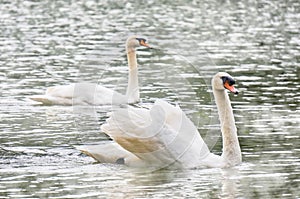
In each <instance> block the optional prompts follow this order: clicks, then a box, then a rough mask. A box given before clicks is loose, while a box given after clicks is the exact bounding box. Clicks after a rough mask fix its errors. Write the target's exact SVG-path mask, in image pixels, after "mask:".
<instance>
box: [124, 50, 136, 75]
mask: <svg viewBox="0 0 300 199" xmlns="http://www.w3.org/2000/svg"><path fill="white" fill-rule="evenodd" d="M126 52H127V61H128V67H129V70H131V69H135V68H137V61H136V51H135V48H129V47H128V46H126Z"/></svg>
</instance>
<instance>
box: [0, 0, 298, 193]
mask: <svg viewBox="0 0 300 199" xmlns="http://www.w3.org/2000/svg"><path fill="white" fill-rule="evenodd" d="M299 30H300V2H299V1H298V0H291V1H288V2H287V1H280V0H279V1H271V0H265V1H251V3H249V2H248V1H230V0H228V1H216V0H215V1H209V0H204V1H140V2H134V1H127V2H121V1H99V2H98V1H84V0H81V1H72V0H69V1H62V0H61V1H60V0H58V1H50V0H46V1H42V2H39V1H28V0H25V1H6V0H3V1H0V87H1V96H0V116H1V121H0V127H1V133H0V155H1V156H0V198H167V197H169V198H299V197H300V191H299V187H300V148H299V146H300V141H299V127H300V108H299V105H300V84H299V83H300V80H299V76H300V34H299ZM131 34H138V35H142V36H145V37H147V38H148V41H149V44H151V45H152V46H154V47H155V48H156V49H153V50H149V49H146V50H145V49H140V50H139V51H138V62H139V72H140V77H139V80H140V88H141V98H142V101H143V103H144V104H148V103H151V102H153V101H154V100H155V99H156V98H163V99H165V100H167V101H169V102H170V103H173V104H179V105H180V106H181V107H182V109H183V110H184V111H185V112H186V113H187V115H188V116H189V117H190V118H191V119H192V120H193V122H194V123H195V124H196V125H197V126H198V129H199V131H200V132H201V135H202V137H204V139H205V141H206V142H207V143H208V146H209V147H210V148H211V150H212V152H214V153H216V154H221V150H222V148H221V139H220V130H219V127H218V125H217V124H218V121H217V119H216V118H217V115H216V112H215V106H214V104H213V103H212V100H213V99H212V97H211V93H210V91H211V90H210V85H209V82H210V78H211V77H212V75H213V74H214V73H216V72H217V71H226V72H228V73H230V74H231V75H232V76H233V77H235V79H236V80H237V85H236V87H237V88H238V89H239V90H240V94H239V95H238V96H234V95H230V98H231V101H232V106H233V109H234V114H235V118H236V124H237V128H238V135H239V140H240V145H241V148H242V156H243V163H242V164H241V165H240V166H238V167H234V168H231V169H211V168H210V169H190V170H172V169H162V170H158V171H153V172H147V171H143V170H140V169H134V168H128V167H126V166H123V165H111V164H99V163H96V162H95V161H94V160H93V159H91V158H90V157H86V156H85V155H82V154H80V152H78V151H77V150H76V149H75V146H78V145H86V144H97V143H103V142H107V141H108V140H109V138H108V137H107V136H106V135H105V134H103V133H102V132H101V131H100V125H101V124H102V123H103V122H104V121H105V119H106V118H107V116H106V113H107V112H109V110H110V107H109V106H103V107H93V106H87V107H72V106H40V105H35V104H33V103H32V102H31V101H29V100H28V99H27V97H29V96H30V95H34V94H42V93H44V91H45V89H46V87H49V86H54V85H63V84H69V83H72V82H82V81H88V82H94V83H99V84H104V85H106V86H107V87H110V88H116V89H117V90H118V91H120V92H123V93H125V89H126V84H127V82H126V81H127V61H126V56H125V49H124V43H125V40H126V38H127V36H128V35H131Z"/></svg>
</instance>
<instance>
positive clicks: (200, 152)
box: [101, 100, 209, 167]
mask: <svg viewBox="0 0 300 199" xmlns="http://www.w3.org/2000/svg"><path fill="white" fill-rule="evenodd" d="M101 128H102V130H103V131H104V132H105V133H106V134H108V135H109V136H110V137H111V138H112V139H113V140H114V141H115V142H117V143H118V144H119V145H120V146H122V147H123V148H124V149H125V150H127V151H129V152H131V153H133V154H134V155H135V156H137V157H138V158H140V159H141V160H143V161H145V162H147V164H150V165H155V166H156V165H158V166H160V167H165V166H169V165H180V166H184V167H195V166H198V164H199V162H201V159H204V158H205V157H206V156H208V155H209V149H208V147H207V146H206V144H205V143H204V141H203V139H202V138H201V136H200V134H199V133H198V131H197V128H196V127H195V126H194V125H193V123H192V122H191V121H190V120H189V119H188V117H187V116H186V115H185V113H184V112H183V111H182V110H181V109H180V108H179V107H178V106H173V105H171V104H169V103H167V102H165V101H163V100H157V101H156V102H155V103H154V105H153V106H152V107H151V108H150V109H149V110H148V109H144V108H134V107H130V106H128V107H127V108H123V109H118V110H115V111H114V112H113V113H112V114H111V117H110V118H109V119H108V120H107V122H106V124H104V125H102V126H101Z"/></svg>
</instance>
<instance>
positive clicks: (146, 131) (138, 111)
mask: <svg viewBox="0 0 300 199" xmlns="http://www.w3.org/2000/svg"><path fill="white" fill-rule="evenodd" d="M234 84H235V81H234V80H233V78H232V77H231V76H230V75H229V74H228V73H225V72H219V73H217V74H216V75H215V76H214V77H213V79H212V87H213V94H214V97H215V100H216V104H217V109H218V114H219V119H220V123H221V132H222V138H223V153H222V155H221V156H219V155H215V154H213V153H211V152H210V151H209V149H208V147H207V145H206V144H205V143H204V141H203V139H202V138H201V136H200V134H199V132H198V131H197V128H196V127H195V126H194V124H193V123H192V122H191V120H190V119H189V118H188V117H187V116H186V115H185V113H184V112H183V111H182V110H181V109H180V108H179V106H173V105H171V104H169V103H167V102H165V101H163V100H156V101H155V103H154V105H153V106H152V107H151V108H150V109H149V110H148V109H145V108H134V107H131V106H128V108H123V109H122V108H119V109H118V110H115V111H113V112H112V113H111V115H110V118H108V119H107V122H106V123H105V124H103V125H102V126H101V129H102V131H103V132H105V133H106V134H107V135H109V136H110V137H111V138H112V140H113V141H110V142H108V143H106V144H103V145H95V146H83V147H79V149H80V150H81V151H82V152H83V153H85V154H87V155H89V156H91V157H93V158H94V159H96V160H97V161H99V162H103V163H104V162H106V163H122V164H125V165H128V166H135V167H148V166H155V167H157V166H159V167H160V168H162V167H167V166H176V167H181V168H193V167H203V166H204V167H217V168H225V167H232V166H235V165H238V164H240V163H241V161H242V156H241V149H240V145H239V141H238V136H237V129H236V126H235V120H234V116H233V111H232V107H231V103H230V99H229V96H228V94H227V92H226V89H227V90H229V91H230V92H232V93H235V94H238V91H237V90H236V89H235V87H234Z"/></svg>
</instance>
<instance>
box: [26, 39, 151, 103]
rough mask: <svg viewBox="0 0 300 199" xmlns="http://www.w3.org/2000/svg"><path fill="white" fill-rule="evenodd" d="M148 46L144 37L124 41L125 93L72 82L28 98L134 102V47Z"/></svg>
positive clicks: (53, 101) (38, 99)
mask: <svg viewBox="0 0 300 199" xmlns="http://www.w3.org/2000/svg"><path fill="white" fill-rule="evenodd" d="M140 46H145V47H147V48H150V46H149V45H148V44H147V43H146V39H143V38H139V37H137V36H130V37H129V38H128V39H127V41H126V53H127V60H128V67H129V74H128V87H127V92H126V95H122V94H120V93H118V92H116V91H114V90H112V89H109V88H106V87H104V86H101V85H97V84H94V83H74V84H69V85H61V86H54V87H50V88H48V89H47V90H46V94H45V95H34V96H31V97H29V99H31V100H34V101H37V102H40V103H42V104H45V105H103V104H123V103H136V102H138V101H139V100H140V94H139V87H138V65H137V60H136V48H137V47H140Z"/></svg>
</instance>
